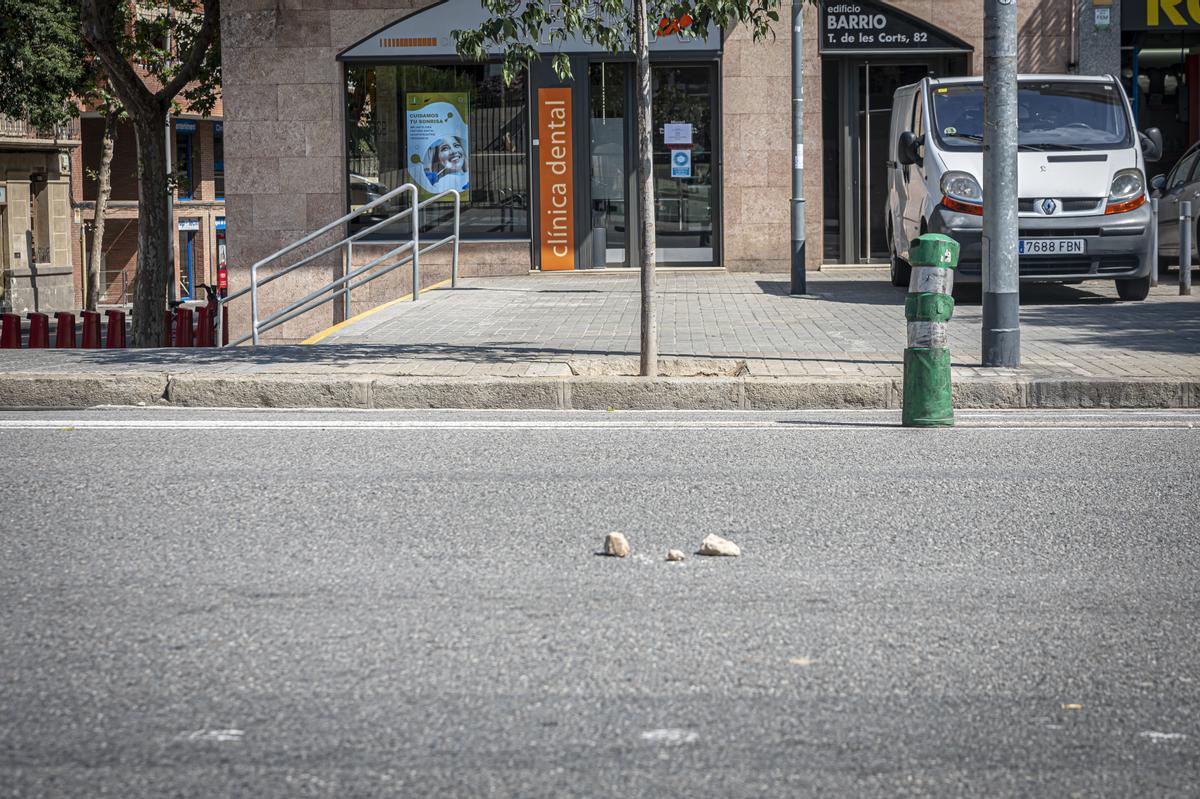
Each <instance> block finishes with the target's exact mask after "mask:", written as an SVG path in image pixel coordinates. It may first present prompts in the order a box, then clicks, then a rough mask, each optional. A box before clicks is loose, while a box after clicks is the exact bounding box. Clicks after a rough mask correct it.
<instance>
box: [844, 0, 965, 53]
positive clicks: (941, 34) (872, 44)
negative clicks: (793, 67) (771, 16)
mask: <svg viewBox="0 0 1200 799" xmlns="http://www.w3.org/2000/svg"><path fill="white" fill-rule="evenodd" d="M820 49H821V52H823V53H904V52H924V53H927V52H931V51H932V52H963V51H969V50H971V46H970V45H969V44H967V43H966V42H964V41H962V40H961V39H959V38H957V37H955V36H953V35H951V34H949V33H946V32H945V31H943V30H939V29H938V28H935V27H934V26H932V25H930V24H929V23H928V22H925V21H924V20H922V19H919V18H917V17H914V16H913V15H912V14H908V13H906V12H904V11H901V10H900V9H898V8H893V7H891V6H889V5H887V4H886V3H881V2H875V1H874V0H854V2H827V3H825V4H824V5H823V6H822V8H821V39H820Z"/></svg>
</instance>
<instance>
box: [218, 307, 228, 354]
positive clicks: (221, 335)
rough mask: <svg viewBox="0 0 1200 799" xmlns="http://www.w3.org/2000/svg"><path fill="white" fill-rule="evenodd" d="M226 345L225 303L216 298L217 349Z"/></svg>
mask: <svg viewBox="0 0 1200 799" xmlns="http://www.w3.org/2000/svg"><path fill="white" fill-rule="evenodd" d="M228 343H229V342H228V341H226V340H225V301H224V300H223V299H221V298H220V297H217V347H218V348H220V347H224V346H225V345H226V344H228Z"/></svg>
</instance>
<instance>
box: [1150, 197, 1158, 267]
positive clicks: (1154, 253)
mask: <svg viewBox="0 0 1200 799" xmlns="http://www.w3.org/2000/svg"><path fill="white" fill-rule="evenodd" d="M1150 229H1151V234H1150V239H1151V241H1152V242H1153V244H1151V250H1150V285H1151V286H1157V285H1158V198H1157V197H1152V198H1150Z"/></svg>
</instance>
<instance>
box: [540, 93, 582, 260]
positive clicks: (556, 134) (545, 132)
mask: <svg viewBox="0 0 1200 799" xmlns="http://www.w3.org/2000/svg"><path fill="white" fill-rule="evenodd" d="M538 135H539V137H540V139H541V141H540V143H539V147H538V153H539V156H538V160H539V163H538V175H539V177H540V179H541V191H540V192H539V198H540V200H541V213H540V214H539V218H540V219H541V233H540V236H541V255H542V258H541V261H542V269H551V270H553V269H574V268H575V198H574V194H573V192H574V190H575V174H574V169H573V168H572V164H573V157H574V154H573V152H572V147H571V90H570V89H569V88H547V89H538Z"/></svg>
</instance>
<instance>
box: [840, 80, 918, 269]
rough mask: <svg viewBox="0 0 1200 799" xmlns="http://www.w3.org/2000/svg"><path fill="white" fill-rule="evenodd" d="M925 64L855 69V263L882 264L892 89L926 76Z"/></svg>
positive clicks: (885, 257)
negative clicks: (856, 90)
mask: <svg viewBox="0 0 1200 799" xmlns="http://www.w3.org/2000/svg"><path fill="white" fill-rule="evenodd" d="M929 71H930V70H929V65H928V64H872V63H870V62H867V63H864V64H861V65H859V67H858V92H857V93H858V119H857V123H858V131H857V132H858V136H857V138H858V180H857V181H856V182H857V184H858V189H859V197H858V206H859V207H858V209H857V210H858V214H859V219H858V226H857V227H858V235H857V239H858V241H857V245H858V246H857V249H858V253H857V255H858V258H857V261H858V262H859V263H871V262H886V261H887V260H888V258H889V257H890V253H889V252H888V242H887V227H886V225H887V208H888V182H887V180H888V171H887V170H888V167H887V160H888V137H889V135H890V133H891V124H892V96H893V95H894V94H895V93H896V89H898V88H900V87H901V86H907V85H908V84H910V83H916V82H917V81H919V80H920V79H921V78H923V77H925V76H926V75H928V74H929Z"/></svg>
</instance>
